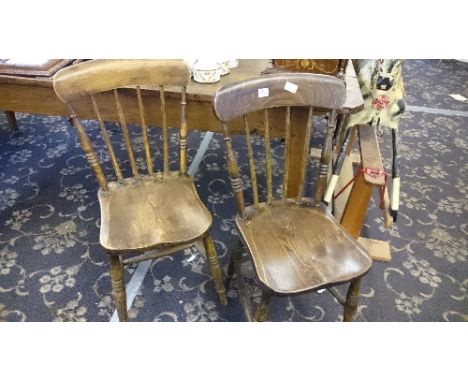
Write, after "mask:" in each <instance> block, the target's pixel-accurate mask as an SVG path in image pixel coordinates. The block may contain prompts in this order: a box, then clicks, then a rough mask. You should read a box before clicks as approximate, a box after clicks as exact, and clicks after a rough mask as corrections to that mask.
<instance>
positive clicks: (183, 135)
mask: <svg viewBox="0 0 468 382" xmlns="http://www.w3.org/2000/svg"><path fill="white" fill-rule="evenodd" d="M187 133H188V126H187V90H186V88H185V87H183V88H182V91H181V100H180V132H179V150H180V155H179V161H180V164H179V171H180V173H181V174H185V173H186V172H187Z"/></svg>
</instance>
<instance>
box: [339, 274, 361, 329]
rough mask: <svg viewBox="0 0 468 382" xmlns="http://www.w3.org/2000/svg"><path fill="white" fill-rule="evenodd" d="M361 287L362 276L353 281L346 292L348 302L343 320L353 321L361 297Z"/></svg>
mask: <svg viewBox="0 0 468 382" xmlns="http://www.w3.org/2000/svg"><path fill="white" fill-rule="evenodd" d="M360 288H361V277H358V278H357V279H354V280H353V281H351V284H350V285H349V288H348V293H347V294H346V302H345V306H344V314H343V321H344V322H349V321H353V317H354V315H355V314H356V310H357V306H358V298H359V290H360Z"/></svg>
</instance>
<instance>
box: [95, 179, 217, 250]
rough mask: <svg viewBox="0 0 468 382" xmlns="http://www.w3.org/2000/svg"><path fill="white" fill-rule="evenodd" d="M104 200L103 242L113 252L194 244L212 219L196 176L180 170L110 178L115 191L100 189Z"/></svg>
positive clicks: (102, 209)
mask: <svg viewBox="0 0 468 382" xmlns="http://www.w3.org/2000/svg"><path fill="white" fill-rule="evenodd" d="M98 198H99V203H100V206H101V232H100V241H101V245H102V246H103V247H104V248H106V249H107V250H110V251H121V250H127V251H128V250H147V249H149V248H154V247H157V246H162V247H165V246H171V245H177V244H183V243H185V242H191V241H194V240H196V239H198V238H200V237H201V236H202V235H203V234H204V233H205V232H207V231H208V229H209V228H210V226H211V223H212V217H211V214H210V213H209V211H208V210H207V208H206V207H205V206H204V205H203V203H202V202H201V200H200V198H199V197H198V194H197V191H196V189H195V185H194V183H193V179H192V177H190V176H188V175H180V174H179V173H178V172H173V173H170V174H169V175H166V176H162V175H158V174H155V175H153V176H144V177H142V176H140V177H139V178H129V179H125V180H124V181H123V182H109V190H108V191H103V190H99V192H98Z"/></svg>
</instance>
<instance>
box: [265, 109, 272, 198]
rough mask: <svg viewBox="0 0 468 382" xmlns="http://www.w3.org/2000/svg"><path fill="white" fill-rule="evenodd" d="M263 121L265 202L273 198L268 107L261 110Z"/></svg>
mask: <svg viewBox="0 0 468 382" xmlns="http://www.w3.org/2000/svg"><path fill="white" fill-rule="evenodd" d="M263 123H264V125H265V162H266V166H265V167H266V182H267V203H271V202H272V200H273V191H272V189H273V187H272V169H271V167H272V163H271V147H270V124H269V121H268V109H265V110H264V111H263Z"/></svg>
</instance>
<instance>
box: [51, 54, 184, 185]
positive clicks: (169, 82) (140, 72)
mask: <svg viewBox="0 0 468 382" xmlns="http://www.w3.org/2000/svg"><path fill="white" fill-rule="evenodd" d="M189 81H190V69H189V68H188V66H187V65H186V64H185V63H184V61H183V60H93V61H87V62H84V63H81V64H77V65H74V66H70V67H67V68H64V69H62V70H60V71H59V72H57V74H56V75H55V76H54V89H55V92H56V94H57V96H58V98H59V99H60V100H62V101H63V102H64V103H66V104H67V106H68V110H69V113H70V119H71V121H72V123H73V125H74V127H75V128H76V130H77V133H78V137H79V140H80V144H81V146H82V148H83V150H84V152H85V154H86V157H87V159H88V161H89V163H90V165H91V168H92V169H93V171H94V173H95V175H96V177H97V180H98V182H99V186H100V187H101V188H102V189H103V190H107V189H108V183H107V180H106V176H105V174H104V171H103V169H102V166H101V164H100V163H99V160H98V158H97V156H96V153H95V150H94V148H93V145H92V143H91V140H90V137H89V135H88V134H87V133H86V131H85V129H84V127H83V125H82V124H81V122H80V119H79V117H78V115H77V113H76V109H77V108H76V106H75V103H76V104H78V103H79V102H80V101H81V100H83V99H86V98H87V100H86V101H87V102H90V103H91V104H92V106H93V109H94V112H95V114H96V118H97V120H98V122H99V128H100V132H101V136H102V139H103V141H104V143H105V145H106V148H107V151H108V153H109V157H110V158H111V161H112V167H113V168H114V171H115V175H116V177H117V179H118V180H119V181H120V180H123V178H124V177H123V174H122V170H121V167H120V164H119V161H118V159H117V156H116V153H115V150H114V148H113V147H112V144H111V141H110V137H109V134H108V132H107V130H106V127H105V125H104V119H103V113H102V109H104V108H105V109H106V111H108V109H109V105H108V103H107V104H106V105H101V106H102V109H101V108H100V106H98V103H99V102H98V98H99V97H98V96H97V95H99V94H105V93H107V94H108V95H109V94H110V95H111V96H112V99H113V102H111V103H112V104H113V106H114V113H115V112H117V115H118V117H119V121H120V127H121V129H122V135H123V139H124V142H125V147H126V149H127V153H128V159H129V162H130V167H131V171H132V174H133V177H138V176H140V174H139V172H138V168H137V161H136V160H135V153H134V150H133V147H132V141H131V135H130V133H129V129H128V125H127V120H126V116H125V113H124V107H123V105H124V102H122V98H125V99H126V101H127V98H128V94H129V93H130V94H131V95H132V96H133V97H135V100H136V102H134V103H135V104H137V105H138V113H139V125H140V127H141V134H142V139H143V145H144V152H145V160H146V167H147V169H148V174H150V175H153V174H154V172H155V170H154V167H153V159H152V154H151V150H150V145H149V139H148V123H147V121H148V118H147V111H148V110H146V111H145V109H149V108H151V107H155V106H156V105H148V102H147V101H146V100H145V99H144V98H145V97H144V95H143V91H142V89H141V86H154V85H157V86H158V89H159V95H160V97H159V105H160V113H161V120H162V138H163V165H162V167H163V169H162V174H164V175H167V174H168V173H169V136H168V123H167V120H168V118H167V110H166V109H167V107H166V97H165V93H166V92H165V89H166V88H167V87H168V86H170V87H171V88H172V87H177V88H178V89H180V116H181V117H180V130H179V171H180V173H182V174H185V173H186V171H187V153H186V148H187V120H186V87H187V84H188V82H189ZM124 88H125V89H124ZM123 92H124V93H125V94H124V95H123ZM112 93H113V94H112ZM107 99H109V98H107ZM145 101H146V102H145ZM125 103H132V102H128V101H127V102H125ZM145 103H146V107H145Z"/></svg>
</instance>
